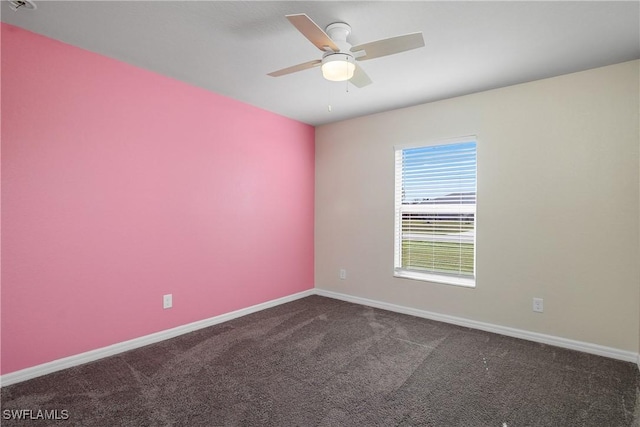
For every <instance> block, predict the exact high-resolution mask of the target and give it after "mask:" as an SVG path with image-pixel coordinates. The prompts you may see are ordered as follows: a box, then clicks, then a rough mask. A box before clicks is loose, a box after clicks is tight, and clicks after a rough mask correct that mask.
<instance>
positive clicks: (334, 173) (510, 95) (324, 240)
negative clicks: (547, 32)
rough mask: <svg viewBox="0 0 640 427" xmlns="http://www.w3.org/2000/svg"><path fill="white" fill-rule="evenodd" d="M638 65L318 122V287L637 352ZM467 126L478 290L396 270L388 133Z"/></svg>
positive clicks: (432, 135)
mask: <svg viewBox="0 0 640 427" xmlns="http://www.w3.org/2000/svg"><path fill="white" fill-rule="evenodd" d="M638 73H639V61H632V62H627V63H623V64H618V65H613V66H609V67H604V68H599V69H594V70H589V71H585V72H581V73H576V74H570V75H566V76H561V77H556V78H551V79H546V80H541V81H536V82H531V83H527V84H522V85H517V86H512V87H507V88H503V89H498V90H492V91H488V92H483V93H478V94H474V95H469V96H464V97H460V98H454V99H450V100H445V101H439V102H434V103H430V104H424V105H419V106H415V107H411V108H406V109H402V110H395V111H390V112H386V113H381V114H377V115H371V116H367V117H362V118H357V119H352V120H347V121H344V122H339V123H334V124H329V125H325V126H320V127H318V128H317V129H316V229H315V240H316V277H315V283H316V287H317V288H320V289H325V290H330V291H335V292H341V293H345V294H349V295H354V296H358V297H363V298H370V299H374V300H379V301H384V302H388V303H393V304H399V305H403V306H406V307H412V308H418V309H422V310H427V311H432V312H436V313H441V314H447V315H452V316H458V317H463V318H467V319H472V320H476V321H481V322H488V323H492V324H496V325H502V326H508V327H513V328H518V329H523V330H527V331H532V332H540V333H544V334H549V335H554V336H558V337H563V338H569V339H574V340H579V341H584V342H589V343H594V344H599V345H604V346H609V347H613V348H617V349H621V350H626V351H632V352H637V351H638V349H639V337H640V327H639V326H640V304H639V303H640V301H639V295H638V293H639V283H640V268H639V263H638V260H639V259H640V250H639V244H640V243H639V236H640V230H639V226H640V223H639V221H638V219H639V218H640V212H639V196H640V185H639V176H640V170H639V166H640V162H639V148H640V145H639V143H638V135H639V125H638V121H639V107H638V102H639V89H638ZM362 90H367V89H362ZM470 134H475V135H477V137H478V206H477V224H478V229H477V260H476V263H477V286H476V288H474V289H468V288H461V287H455V286H450V285H442V284H434V283H428V282H420V281H414V280H409V279H399V278H394V277H393V275H392V273H393V194H394V191H393V186H394V182H393V180H394V169H393V168H394V162H393V146H394V144H407V143H412V142H416V141H437V140H439V139H444V138H452V137H457V136H464V135H470ZM340 268H345V269H346V270H347V279H346V280H340V279H339V276H338V271H339V269H340ZM533 297H542V298H544V308H545V311H544V313H542V314H540V313H534V312H533V311H532V309H531V305H532V298H533Z"/></svg>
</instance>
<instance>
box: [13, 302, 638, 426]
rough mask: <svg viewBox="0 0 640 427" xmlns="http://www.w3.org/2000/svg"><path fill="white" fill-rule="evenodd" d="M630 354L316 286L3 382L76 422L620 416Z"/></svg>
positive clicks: (405, 421) (389, 422)
mask: <svg viewBox="0 0 640 427" xmlns="http://www.w3.org/2000/svg"><path fill="white" fill-rule="evenodd" d="M639 385H640V375H639V374H638V369H637V367H636V366H635V365H634V364H631V363H626V362H620V361H615V360H611V359H607V358H603V357H598V356H593V355H589V354H584V353H579V352H574V351H570V350H564V349H560V348H555V347H551V346H546V345H542V344H536V343H532V342H528V341H523V340H518V339H514V338H509V337H504V336H500V335H495V334H491V333H486V332H481V331H476V330H472V329H467V328H461V327H457V326H452V325H448V324H444V323H439V322H434V321H430V320H425V319H420V318H415V317H411V316H406V315H401V314H396V313H392V312H387V311H383V310H377V309H373V308H369V307H363V306H359V305H354V304H350V303H346V302H341V301H336V300H332V299H328V298H323V297H319V296H313V297H308V298H304V299H301V300H298V301H295V302H292V303H288V304H284V305H281V306H278V307H275V308H272V309H268V310H265V311H262V312H260V313H255V314H252V315H249V316H245V317H243V318H240V319H236V320H232V321H230V322H227V323H224V324H220V325H217V326H213V327H210V328H206V329H203V330H200V331H197V332H193V333H190V334H187V335H183V336H181V337H178V338H174V339H171V340H168V341H164V342H162V343H159V344H154V345H151V346H147V347H144V348H140V349H137V350H133V351H130V352H127V353H123V354H120V355H117V356H113V357H110V358H108V359H103V360H100V361H98V362H94V363H90V364H86V365H83V366H79V367H75V368H72V369H68V370H65V371H61V372H57V373H54V374H50V375H47V376H45V377H40V378H36V379H33V380H30V381H26V382H23V383H19V384H15V385H12V386H7V387H4V388H3V389H2V409H3V417H4V414H5V411H6V410H7V409H30V410H32V411H33V413H34V414H36V411H37V410H39V409H46V410H54V409H57V410H59V411H60V410H67V411H68V414H69V419H68V420H66V421H57V422H55V421H54V422H52V421H37V420H34V421H28V422H25V421H22V422H16V421H10V420H6V419H3V420H2V426H3V427H4V426H14V425H29V426H37V425H74V426H119V425H120V426H166V425H175V426H217V425H220V426H235V425H243V426H259V425H273V426H290V425H296V426H496V427H503V426H504V425H506V426H508V427H515V426H598V427H603V426H632V425H637V422H638V421H637V419H636V418H637V416H638V409H637V407H638V403H637V402H638V395H639V393H638V386H639Z"/></svg>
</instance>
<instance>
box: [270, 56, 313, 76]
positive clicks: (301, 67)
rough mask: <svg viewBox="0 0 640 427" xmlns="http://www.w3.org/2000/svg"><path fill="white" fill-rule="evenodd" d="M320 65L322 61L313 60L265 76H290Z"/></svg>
mask: <svg viewBox="0 0 640 427" xmlns="http://www.w3.org/2000/svg"><path fill="white" fill-rule="evenodd" d="M321 63H322V60H320V59H315V60H313V61H309V62H304V63H302V64H298V65H294V66H292V67H287V68H283V69H282V70H278V71H274V72H272V73H269V74H267V75H269V76H271V77H280V76H284V75H285V74H291V73H295V72H297V71H302V70H307V69H309V68H313V67H317V66H318V65H320V64H321Z"/></svg>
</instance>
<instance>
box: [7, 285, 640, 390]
mask: <svg viewBox="0 0 640 427" xmlns="http://www.w3.org/2000/svg"><path fill="white" fill-rule="evenodd" d="M311 295H320V296H323V297H328V298H333V299H337V300H341V301H347V302H352V303H355V304H360V305H366V306H369V307H375V308H380V309H382V310H388V311H393V312H396V313H402V314H408V315H411V316H416V317H422V318H425V319H431V320H436V321H439V322H445V323H451V324H454V325H458V326H464V327H467V328H473V329H479V330H483V331H487V332H493V333H496V334H501V335H506V336H510V337H514V338H521V339H524V340H528V341H534V342H539V343H543V344H549V345H553V346H556V347H562V348H568V349H571V350H577V351H582V352H584V353H590V354H595V355H598V356H604V357H609V358H612V359H618V360H624V361H626V362H633V363H636V364H637V365H638V369H640V354H638V353H634V352H631V351H625V350H619V349H616V348H612V347H605V346H601V345H597V344H591V343H587V342H582V341H575V340H570V339H566V338H560V337H556V336H553V335H545V334H540V333H537V332H529V331H525V330H521V329H515V328H509V327H506V326H500V325H494V324H491V323H484V322H478V321H475V320H470V319H465V318H462V317H456V316H449V315H446V314H440V313H434V312H430V311H425V310H419V309H416V308H410V307H404V306H400V305H395V304H391V303H387V302H382V301H376V300H371V299H367V298H360V297H356V296H352V295H347V294H342V293H338V292H333V291H327V290H324V289H318V288H316V289H309V290H307V291H303V292H299V293H296V294H293V295H289V296H286V297H282V298H278V299H275V300H271V301H267V302H264V303H261V304H257V305H254V306H251V307H247V308H243V309H240V310H236V311H232V312H230V313H225V314H221V315H219V316H214V317H211V318H209V319H204V320H200V321H197V322H193V323H189V324H187V325H182V326H178V327H175V328H172V329H167V330H165V331H160V332H156V333H153V334H150V335H145V336H143V337H139V338H134V339H132V340H129V341H124V342H121V343H116V344H113V345H110V346H107V347H102V348H98V349H95V350H91V351H87V352H85V353H80V354H76V355H73V356H69V357H65V358H62V359H58V360H54V361H51V362H47V363H43V364H41V365H37V366H33V367H30V368H26V369H22V370H20V371H15V372H10V373H8V374H4V375H2V376H0V387H3V386H7V385H11V384H16V383H19V382H22V381H26V380H30V379H32V378H36V377H39V376H42V375H47V374H50V373H52V372H56V371H60V370H63V369H67V368H71V367H74V366H78V365H82V364H85V363H88V362H93V361H95V360H99V359H102V358H105V357H109V356H113V355H116V354H119V353H123V352H125V351H129V350H133V349H136V348H140V347H144V346H145V345H149V344H154V343H157V342H160V341H164V340H167V339H170V338H174V337H177V336H179V335H183V334H186V333H189V332H193V331H196V330H198V329H202V328H206V327H208V326H213V325H217V324H219V323H223V322H226V321H228V320H232V319H236V318H238V317H242V316H246V315H248V314H251V313H256V312H258V311H262V310H265V309H267V308H271V307H275V306H278V305H280V304H284V303H287V302H291V301H295V300H297V299H300V298H304V297H308V296H311Z"/></svg>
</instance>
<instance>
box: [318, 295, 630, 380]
mask: <svg viewBox="0 0 640 427" xmlns="http://www.w3.org/2000/svg"><path fill="white" fill-rule="evenodd" d="M315 293H316V295H320V296H324V297H328V298H334V299H338V300H342V301H347V302H352V303H355V304H361V305H366V306H369V307H375V308H380V309H382V310H388V311H393V312H396V313H402V314H409V315H411V316H416V317H422V318H425V319H431V320H437V321H439V322H445V323H451V324H454V325H458V326H464V327H467V328H473V329H480V330H482V331H487V332H493V333H496V334H500V335H506V336H509V337H514V338H520V339H524V340H528V341H534V342H538V343H542V344H549V345H553V346H556V347H562V348H567V349H570V350H577V351H582V352H584V353H590V354H595V355H598V356H604V357H609V358H611V359H617V360H623V361H625V362H633V363H637V364H638V368H639V369H640V355H639V354H638V353H634V352H632V351H626V350H620V349H617V348H612V347H605V346H602V345H598V344H591V343H588V342H583V341H575V340H570V339H567V338H561V337H556V336H553V335H545V334H540V333H537V332H529V331H525V330H522V329H515V328H509V327H507V326H500V325H494V324H491V323H484V322H478V321H476V320H471V319H465V318H462V317H456V316H449V315H446V314H440V313H433V312H430V311H425V310H419V309H417V308H410V307H404V306H400V305H395V304H390V303H387V302H382V301H376V300H370V299H366V298H360V297H356V296H352V295H346V294H341V293H338V292H333V291H327V290H324V289H318V288H316V289H315Z"/></svg>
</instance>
